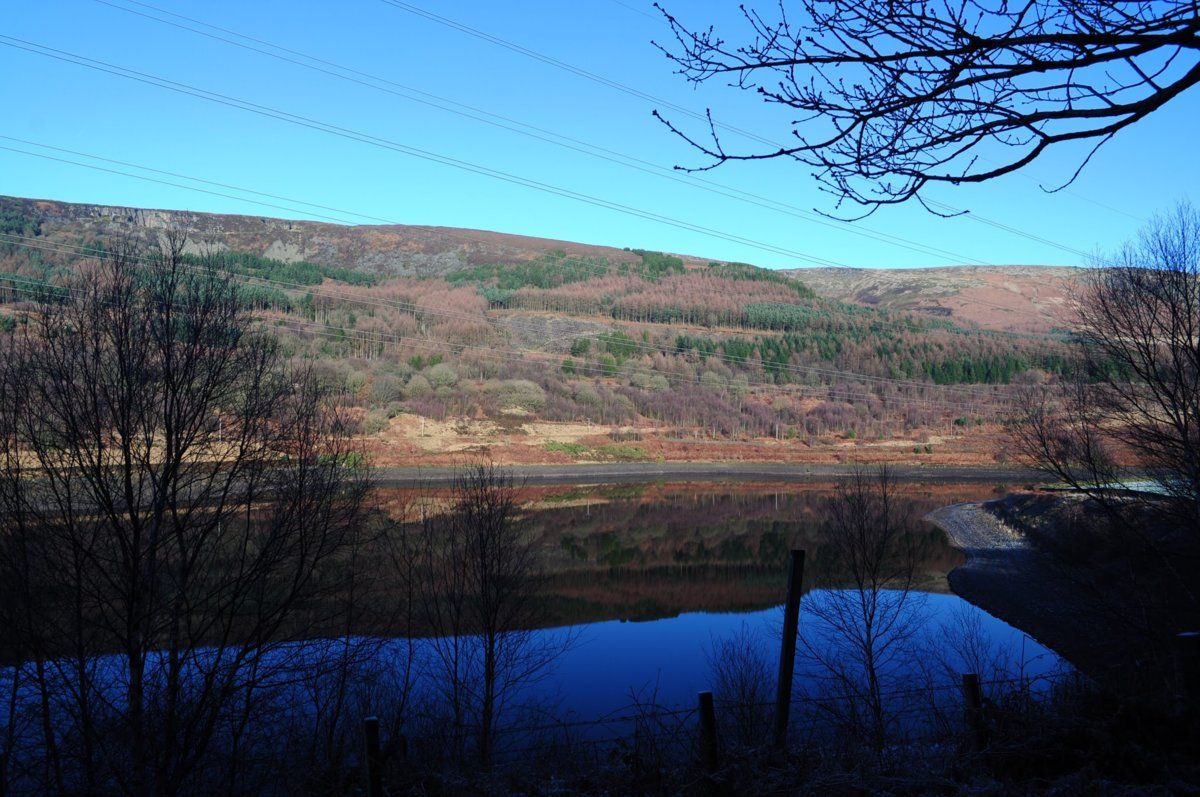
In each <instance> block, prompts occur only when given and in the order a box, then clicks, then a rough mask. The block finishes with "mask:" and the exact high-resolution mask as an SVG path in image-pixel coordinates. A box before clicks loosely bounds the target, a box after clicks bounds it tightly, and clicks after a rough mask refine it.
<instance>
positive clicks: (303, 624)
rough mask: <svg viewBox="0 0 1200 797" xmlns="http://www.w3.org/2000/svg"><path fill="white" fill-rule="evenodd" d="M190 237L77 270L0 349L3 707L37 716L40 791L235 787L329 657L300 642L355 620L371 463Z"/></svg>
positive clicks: (116, 252) (19, 748)
mask: <svg viewBox="0 0 1200 797" xmlns="http://www.w3.org/2000/svg"><path fill="white" fill-rule="evenodd" d="M183 246H184V240H183V238H182V236H179V235H174V234H170V235H167V236H165V238H164V239H163V240H161V242H160V244H159V245H157V246H154V245H150V246H147V245H145V244H144V243H142V242H140V241H139V240H136V239H129V240H126V241H124V242H121V243H119V244H118V245H116V246H115V247H114V248H112V249H110V250H109V251H108V252H107V253H106V254H105V256H104V257H102V259H100V260H99V261H97V262H89V263H83V264H81V265H80V272H81V273H80V274H79V276H78V277H77V278H76V279H74V280H72V281H71V283H70V284H69V286H68V287H67V289H66V290H65V291H64V292H63V293H62V294H61V295H60V297H59V300H58V301H48V302H45V303H43V304H41V305H40V306H38V307H37V309H36V310H34V311H33V312H32V314H31V319H30V323H29V324H28V325H26V326H25V327H24V328H23V330H22V331H21V332H20V333H18V334H16V335H14V336H13V337H12V338H11V339H10V340H9V341H8V342H7V347H6V350H5V352H4V356H3V357H0V523H2V524H3V525H2V526H0V583H3V584H5V590H6V594H5V598H6V601H5V606H4V607H3V613H4V614H3V617H2V618H0V623H3V624H4V627H5V628H6V629H7V630H6V634H5V635H6V637H9V638H10V639H11V640H12V644H13V646H14V647H15V648H16V650H15V654H16V655H15V659H16V661H18V662H20V664H19V665H18V666H17V667H16V668H15V675H14V683H13V685H12V691H11V701H12V706H13V708H14V714H13V716H17V717H26V718H30V717H36V718H37V719H36V721H34V722H31V723H28V724H27V725H26V726H24V727H23V728H22V729H21V731H20V733H21V734H23V735H22V736H20V737H13V738H12V739H11V741H12V747H13V748H15V749H14V750H13V754H12V756H11V758H10V761H11V762H12V763H11V764H10V766H11V767H12V768H13V770H12V774H19V775H20V781H21V782H22V783H24V784H26V785H28V786H29V788H30V789H31V790H33V791H55V792H69V791H76V792H80V793H89V794H94V793H111V792H116V793H124V794H133V795H150V794H154V795H170V794H179V793H182V792H185V791H195V792H206V793H212V792H216V791H218V790H229V791H235V790H238V789H242V788H245V787H246V783H247V782H248V780H247V779H248V778H250V777H252V775H253V773H252V772H251V771H250V770H249V769H248V766H249V764H250V763H251V759H250V757H249V756H250V751H251V750H253V749H254V748H255V747H256V746H257V745H258V743H259V742H261V741H262V739H263V736H262V734H263V733H264V732H265V717H263V716H259V712H260V711H261V710H263V709H264V707H265V706H268V705H270V703H271V701H273V700H278V699H279V697H280V695H281V694H284V693H286V690H287V689H288V688H289V685H290V684H292V683H293V682H294V679H295V676H296V674H297V673H301V672H308V671H311V670H313V669H317V668H320V667H321V666H322V662H321V661H320V660H319V659H318V658H316V657H313V656H312V655H311V651H307V650H306V649H305V648H304V647H303V646H300V645H296V644H292V643H290V642H288V640H292V639H299V638H306V637H310V636H313V635H319V634H323V633H332V634H337V633H340V632H341V631H342V630H343V629H344V626H343V624H342V623H341V622H340V619H341V617H342V612H343V611H344V610H345V606H346V598H347V597H348V596H349V595H351V594H352V593H351V586H352V578H353V575H354V570H355V568H354V566H353V565H354V560H353V554H354V551H355V550H356V549H357V545H358V539H357V534H358V529H359V526H360V524H359V519H360V507H361V500H362V494H363V489H364V487H365V471H364V470H363V468H362V467H361V464H360V462H361V457H360V456H359V455H358V454H356V453H355V452H354V451H353V450H352V449H350V448H349V447H348V444H347V442H346V439H345V438H344V437H343V435H342V433H341V421H340V415H339V412H338V411H337V407H336V405H335V404H334V403H332V402H331V401H330V398H329V397H328V396H327V395H326V394H325V392H324V391H323V389H322V387H321V386H320V385H319V384H318V383H317V382H316V381H315V380H314V379H313V378H311V376H310V375H309V374H308V373H307V372H306V371H305V370H304V369H303V368H301V369H296V368H291V367H288V366H287V364H286V362H285V360H284V356H283V352H282V351H281V350H280V348H279V346H278V345H277V343H276V342H275V341H274V340H273V339H272V338H270V337H268V336H267V335H265V334H262V333H260V332H258V331H256V328H255V325H254V323H253V319H252V318H251V317H250V316H249V315H248V313H247V311H246V307H245V302H244V300H243V297H242V295H241V294H240V292H239V290H238V288H237V286H236V285H235V284H234V283H233V282H232V281H231V280H230V279H228V278H227V276H226V275H223V274H220V273H217V272H215V271H213V270H211V269H207V268H196V267H193V266H189V265H187V264H185V263H184V262H183V258H182V251H183ZM10 634H11V636H10ZM18 762H24V763H22V764H20V767H21V769H20V771H19V772H18V771H17V769H16V768H17V767H18Z"/></svg>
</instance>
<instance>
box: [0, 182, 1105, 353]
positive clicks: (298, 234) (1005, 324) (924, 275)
mask: <svg viewBox="0 0 1200 797" xmlns="http://www.w3.org/2000/svg"><path fill="white" fill-rule="evenodd" d="M0 218H9V219H12V218H21V219H27V220H32V221H33V222H35V223H36V225H37V228H38V232H37V234H38V235H39V236H43V237H45V238H46V239H47V240H51V241H53V240H68V239H69V240H71V241H78V240H79V239H81V238H96V239H104V238H107V237H111V236H114V235H117V234H120V233H122V232H124V231H125V230H127V229H128V228H129V226H130V225H131V224H140V225H142V226H144V227H146V228H148V229H167V228H178V229H182V230H185V231H186V232H187V233H188V234H189V236H190V238H191V247H192V248H193V249H194V250H203V249H209V250H212V249H215V250H226V251H237V252H250V253H253V254H256V255H260V256H262V257H269V258H273V259H276V260H281V261H284V262H295V261H301V260H304V261H309V262H312V263H317V264H320V265H323V266H329V267H334V268H346V269H353V270H358V271H365V272H369V273H373V274H378V275H396V276H439V275H446V274H450V273H453V272H455V271H460V270H463V269H468V268H472V267H475V266H480V265H501V266H504V265H514V266H515V265H519V264H522V263H528V262H531V261H534V260H537V259H538V258H541V257H544V256H545V255H547V254H550V253H562V254H565V255H567V256H572V257H586V258H604V259H606V260H608V261H609V262H610V263H614V264H620V263H635V262H637V261H638V260H639V257H638V255H637V254H636V253H635V252H633V251H630V250H629V249H623V248H618V247H614V246H600V245H595V244H584V243H576V242H572V241H559V240H553V239H547V238H534V237H530V236H525V235H513V234H509V233H501V232H491V231H487V230H470V229H460V228H454V227H430V226H418V225H400V224H395V225H356V226H351V225H341V224H331V223H327V222H319V221H292V220H287V219H277V218H270V217H265V216H242V215H228V214H216V213H196V212H192V211H182V210H157V209H144V208H127V207H116V206H110V205H93V204H74V203H68V202H58V201H54V200H45V199H26V198H20V197H0ZM681 257H682V259H683V261H684V263H685V264H686V265H687V266H688V267H702V266H704V265H707V264H708V262H709V260H708V259H706V258H702V257H696V256H688V255H684V256H681ZM782 273H784V274H787V275H788V276H791V277H794V278H797V279H799V280H801V281H803V282H804V283H805V284H806V285H808V286H809V287H810V288H812V289H813V290H814V291H815V292H816V293H817V294H818V295H821V296H825V297H828V298H830V299H837V300H840V301H844V302H851V303H855V304H862V305H867V306H871V307H877V308H880V309H888V310H896V311H908V312H915V313H920V314H924V315H932V316H938V317H943V318H946V319H949V320H953V321H955V322H957V323H960V324H967V325H977V326H980V327H983V328H987V329H997V330H1006V331H1014V332H1049V331H1053V330H1055V329H1061V328H1064V327H1066V326H1068V325H1069V324H1070V322H1071V319H1072V316H1073V312H1074V311H1073V309H1072V306H1071V296H1072V294H1073V292H1074V291H1075V290H1076V286H1077V281H1078V280H1079V279H1080V277H1081V275H1082V272H1081V271H1080V270H1078V269H1072V268H1064V267H1051V266H950V267H938V268H909V269H865V268H862V269H860V268H804V269H790V270H786V271H784V272H782Z"/></svg>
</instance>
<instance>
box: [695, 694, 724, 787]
mask: <svg viewBox="0 0 1200 797" xmlns="http://www.w3.org/2000/svg"><path fill="white" fill-rule="evenodd" d="M698 697H699V698H700V760H701V762H702V763H703V764H704V771H705V772H707V773H708V774H709V775H712V774H715V773H716V771H717V769H718V768H720V766H721V753H720V750H719V749H718V748H717V713H716V711H715V710H714V709H713V694H712V692H701V693H700V694H699V696H698Z"/></svg>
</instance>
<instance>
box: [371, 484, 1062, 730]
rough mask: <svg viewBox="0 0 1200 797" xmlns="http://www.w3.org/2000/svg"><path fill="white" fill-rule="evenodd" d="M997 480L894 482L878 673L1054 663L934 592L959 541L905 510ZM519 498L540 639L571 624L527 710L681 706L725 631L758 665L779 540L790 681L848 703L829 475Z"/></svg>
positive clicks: (991, 492)
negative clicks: (799, 480)
mask: <svg viewBox="0 0 1200 797" xmlns="http://www.w3.org/2000/svg"><path fill="white" fill-rule="evenodd" d="M1006 491H1007V488H1006V487H1005V486H1003V485H997V486H989V485H979V484H940V485H904V486H902V489H901V490H900V492H899V494H898V495H897V496H896V499H895V500H896V503H897V506H898V511H900V512H902V513H903V514H906V515H908V516H910V517H912V518H914V519H915V522H914V527H913V530H912V535H913V541H914V544H913V548H912V553H913V555H914V559H913V562H912V568H913V576H912V580H911V587H912V592H911V594H910V595H908V596H907V598H906V599H905V600H904V601H903V602H902V603H901V602H897V601H893V600H892V598H891V597H889V595H888V594H886V593H885V594H883V595H882V596H876V600H877V601H878V603H879V604H880V605H882V606H884V607H885V609H886V608H887V607H888V606H891V607H892V608H893V609H894V611H891V612H888V611H884V612H883V613H881V614H880V617H881V618H882V619H883V620H886V622H888V623H889V624H890V625H893V626H895V625H903V626H904V629H905V631H904V635H903V636H904V637H905V639H904V644H903V645H899V644H898V645H896V648H895V650H894V651H889V652H888V660H887V662H886V667H885V668H883V669H886V682H887V683H886V686H887V687H889V688H892V687H896V686H898V685H903V684H906V683H910V682H915V680H917V679H922V680H923V682H925V683H929V682H931V680H933V679H937V680H940V681H942V682H946V681H949V682H953V681H954V679H956V678H957V675H958V673H960V672H961V671H962V670H963V669H964V668H970V669H972V670H973V671H983V672H985V673H990V674H992V675H995V676H1000V675H1009V674H1012V673H1023V674H1028V675H1038V674H1041V673H1044V672H1048V671H1050V670H1053V669H1055V668H1057V667H1058V666H1059V662H1058V659H1057V657H1055V656H1054V655H1053V654H1052V653H1050V652H1049V651H1047V650H1046V649H1045V648H1043V647H1041V646H1040V645H1037V644H1036V643H1034V642H1032V641H1030V640H1028V639H1027V638H1025V637H1024V635H1023V634H1021V633H1020V632H1018V631H1016V630H1015V629H1013V628H1011V627H1010V626H1008V625H1006V624H1005V623H1003V622H1002V621H1000V620H998V619H996V618H994V617H991V616H990V615H987V614H985V613H983V612H980V611H979V610H977V609H975V608H974V607H972V606H970V605H969V604H967V603H965V602H964V601H962V600H961V599H959V598H958V597H957V596H954V595H952V594H948V589H947V585H946V574H947V573H948V572H949V571H950V570H951V569H953V568H954V567H955V566H956V565H958V564H959V563H960V562H961V561H962V555H961V554H960V553H959V552H958V551H957V550H955V549H953V548H952V547H950V545H949V544H948V542H947V541H946V539H945V537H944V535H943V534H942V533H941V532H940V531H938V530H937V529H936V528H934V527H933V526H931V525H929V524H926V523H924V522H923V521H920V520H919V519H920V518H922V517H923V516H924V515H925V514H927V513H928V512H930V511H932V510H934V509H936V508H938V507H941V506H944V505H946V504H950V503H955V502H959V501H971V500H984V499H989V498H992V497H995V496H996V495H997V494H999V493H1003V492H1006ZM523 499H524V503H523V512H522V516H521V522H522V523H523V524H524V525H525V527H526V528H527V529H528V530H529V532H530V533H531V534H532V535H533V537H534V538H535V539H536V540H537V541H538V543H539V545H540V546H541V550H542V552H543V555H544V559H545V562H546V566H547V570H548V576H549V578H548V579H547V582H546V585H545V591H546V594H545V595H544V596H543V597H544V600H545V601H546V604H547V608H548V613H547V617H548V619H549V621H550V627H548V628H546V629H544V630H543V631H542V632H541V633H542V634H544V635H546V638H547V639H548V640H553V639H556V638H557V637H558V636H560V635H565V634H568V633H570V634H573V635H574V636H575V637H576V639H575V642H574V644H572V645H571V646H569V649H568V650H567V651H566V652H565V653H564V654H563V655H562V656H560V657H559V658H558V660H557V661H556V662H555V664H554V667H553V669H552V671H551V672H550V673H549V674H548V675H547V676H546V677H545V678H543V679H541V680H539V682H538V684H537V687H536V689H534V690H531V691H530V692H529V693H528V694H526V695H525V696H524V697H525V698H526V699H528V700H530V701H533V702H536V703H537V704H538V705H539V707H540V708H541V709H543V710H547V711H550V712H552V713H554V714H555V715H556V716H563V715H566V716H574V717H579V718H590V717H594V716H599V715H603V714H607V713H610V712H613V711H619V710H620V709H621V708H622V707H625V706H627V705H629V704H630V702H631V700H632V699H634V698H636V699H638V700H643V701H645V700H649V701H651V702H654V703H656V704H659V705H667V706H674V705H680V706H688V705H691V704H692V703H693V702H694V700H695V695H696V692H697V691H699V690H701V689H710V688H713V685H714V684H713V681H714V672H713V666H712V664H713V661H712V660H713V658H714V654H713V651H714V650H720V648H721V646H722V645H727V644H728V640H731V639H738V640H739V645H740V646H741V647H743V648H745V647H753V648H755V649H756V650H758V651H760V652H761V653H762V654H763V655H762V656H761V658H763V660H764V661H765V662H766V664H767V665H768V669H769V670H770V673H771V675H770V677H771V678H773V677H774V667H775V663H776V661H777V657H778V644H779V643H778V636H779V632H778V626H779V622H780V614H781V612H780V609H779V604H780V602H781V600H782V597H783V591H784V586H785V583H786V572H785V571H784V563H785V561H786V558H787V557H786V553H787V551H788V550H789V549H790V548H793V547H797V548H804V549H805V550H806V551H807V559H808V566H807V571H806V578H805V589H806V593H807V594H806V595H805V597H804V602H803V607H802V613H801V636H802V646H801V647H802V654H801V656H800V657H799V660H798V664H797V667H798V671H797V691H798V692H806V691H807V692H813V693H814V694H815V693H816V692H817V691H820V693H821V694H822V695H825V696H829V695H830V694H832V693H834V692H836V691H837V689H835V688H834V687H837V686H839V685H840V687H841V692H842V694H843V696H844V697H845V698H846V700H844V701H843V702H848V700H849V698H850V697H851V691H852V690H850V689H849V688H848V685H849V684H850V682H851V681H852V680H853V679H854V676H855V675H856V674H857V673H856V671H855V669H854V668H855V667H856V666H858V665H856V664H855V661H856V657H855V656H847V655H843V654H844V653H845V652H846V651H847V650H848V647H847V646H850V645H853V644H855V640H854V639H851V638H848V637H847V633H846V632H847V628H846V627H844V626H845V625H846V624H847V622H848V620H847V618H846V617H845V616H844V614H843V616H842V617H841V623H840V624H839V622H837V620H838V614H839V613H838V612H836V611H833V610H832V609H833V608H836V607H838V606H843V607H845V606H847V605H852V604H853V602H854V600H856V597H855V596H853V595H851V594H850V593H847V592H846V591H845V588H846V587H848V586H850V585H851V584H852V583H853V582H854V579H853V574H852V573H851V572H849V571H848V570H847V567H846V564H845V561H844V557H843V556H839V555H838V546H836V545H833V544H831V533H832V532H833V529H834V525H835V521H834V517H835V514H836V513H835V511H834V510H835V507H836V504H837V502H838V501H840V500H842V499H839V498H838V496H837V495H836V493H835V489H834V486H833V485H819V484H787V485H780V484H695V483H686V484H652V485H645V484H640V485H601V486H595V487H580V486H560V487H545V486H539V487H534V488H527V489H526V491H525V493H524V496H523ZM441 500H442V495H441V494H439V492H438V491H436V490H434V491H419V490H390V491H385V492H381V494H380V506H381V507H383V508H385V510H388V511H391V512H393V513H395V514H396V515H397V516H400V515H403V514H405V513H411V512H412V509H413V507H414V506H415V505H417V504H421V505H422V506H423V507H424V508H425V510H426V511H430V510H431V509H432V510H434V511H435V510H436V507H437V505H438V502H439V501H441ZM893 604H895V605H894V606H893ZM568 628H569V629H570V630H569V631H568V630H566V629H568ZM968 631H969V632H970V633H967V632H968ZM831 662H834V663H840V665H842V666H840V667H831V666H830V664H831ZM759 669H762V668H759ZM985 677H986V676H985ZM743 680H746V679H743ZM758 680H761V678H759V679H758ZM880 689H882V687H880ZM880 689H876V694H878V693H879V691H880ZM747 691H751V692H752V691H754V690H752V689H750V690H747Z"/></svg>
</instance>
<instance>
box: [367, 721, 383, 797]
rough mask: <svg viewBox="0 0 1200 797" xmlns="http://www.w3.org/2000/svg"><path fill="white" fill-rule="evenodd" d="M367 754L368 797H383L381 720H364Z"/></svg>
mask: <svg viewBox="0 0 1200 797" xmlns="http://www.w3.org/2000/svg"><path fill="white" fill-rule="evenodd" d="M363 736H364V737H365V739H366V752H367V797H383V754H382V753H381V752H380V749H379V718H378V717H367V718H366V719H364V720H363Z"/></svg>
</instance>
